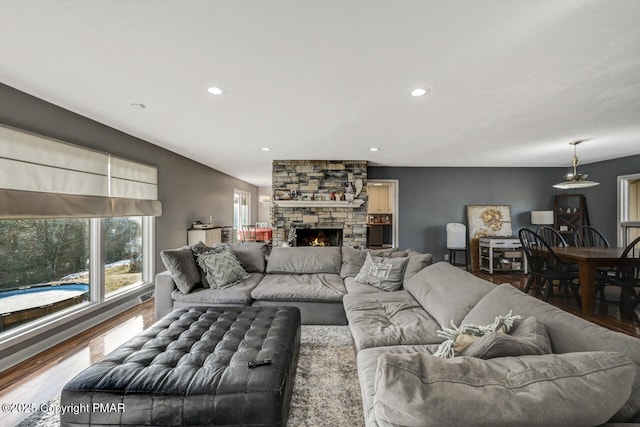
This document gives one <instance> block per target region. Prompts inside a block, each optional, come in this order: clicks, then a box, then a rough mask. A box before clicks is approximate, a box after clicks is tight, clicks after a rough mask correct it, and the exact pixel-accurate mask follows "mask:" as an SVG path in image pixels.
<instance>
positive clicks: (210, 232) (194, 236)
mask: <svg viewBox="0 0 640 427" xmlns="http://www.w3.org/2000/svg"><path fill="white" fill-rule="evenodd" d="M197 242H202V243H204V244H205V245H207V246H213V245H215V244H218V243H222V228H220V227H216V228H202V229H199V228H190V229H189V230H187V244H189V245H191V244H194V243H197Z"/></svg>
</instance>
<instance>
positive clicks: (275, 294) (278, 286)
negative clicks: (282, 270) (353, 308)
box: [251, 274, 346, 302]
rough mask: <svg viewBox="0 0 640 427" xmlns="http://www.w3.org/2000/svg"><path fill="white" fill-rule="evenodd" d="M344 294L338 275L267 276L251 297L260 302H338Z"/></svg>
mask: <svg viewBox="0 0 640 427" xmlns="http://www.w3.org/2000/svg"><path fill="white" fill-rule="evenodd" d="M345 293H346V290H345V288H344V283H343V281H342V279H341V278H340V276H339V275H338V274H267V275H266V276H265V277H264V279H262V281H261V282H260V284H259V285H258V286H257V287H256V288H255V289H254V290H253V291H252V292H251V297H252V298H253V299H255V300H261V301H307V302H340V301H342V297H343V296H344V294H345Z"/></svg>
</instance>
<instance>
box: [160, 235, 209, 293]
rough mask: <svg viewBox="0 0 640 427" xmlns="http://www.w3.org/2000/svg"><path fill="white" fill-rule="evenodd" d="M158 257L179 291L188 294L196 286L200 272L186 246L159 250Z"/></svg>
mask: <svg viewBox="0 0 640 427" xmlns="http://www.w3.org/2000/svg"><path fill="white" fill-rule="evenodd" d="M160 258H161V259H162V262H163V264H164V266H165V267H166V268H167V270H168V271H169V274H170V275H171V278H172V279H173V281H174V282H175V283H176V287H177V288H178V290H179V291H180V292H182V293H183V294H188V293H189V292H191V290H192V289H193V288H195V287H196V286H198V284H199V283H200V273H199V272H198V266H197V265H196V261H195V259H194V258H193V253H192V252H191V249H190V248H189V247H188V246H185V247H183V248H179V249H166V250H164V251H161V252H160Z"/></svg>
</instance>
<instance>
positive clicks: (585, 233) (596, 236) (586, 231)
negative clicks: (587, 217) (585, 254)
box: [573, 225, 609, 248]
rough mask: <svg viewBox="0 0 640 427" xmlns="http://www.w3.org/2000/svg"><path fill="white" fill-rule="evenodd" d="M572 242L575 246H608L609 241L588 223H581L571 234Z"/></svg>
mask: <svg viewBox="0 0 640 427" xmlns="http://www.w3.org/2000/svg"><path fill="white" fill-rule="evenodd" d="M573 243H574V244H575V245H576V246H583V247H588V248H608V247H609V241H608V240H607V238H606V237H604V235H603V234H602V233H601V232H599V231H598V230H597V229H596V228H593V227H591V226H589V225H583V226H582V227H578V229H577V230H576V233H575V234H574V235H573Z"/></svg>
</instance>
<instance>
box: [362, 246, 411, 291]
mask: <svg viewBox="0 0 640 427" xmlns="http://www.w3.org/2000/svg"><path fill="white" fill-rule="evenodd" d="M407 261H409V259H408V258H407V257H402V258H391V257H377V256H371V254H369V253H367V255H366V257H365V261H364V264H363V265H362V268H361V269H360V272H359V273H358V275H357V276H356V277H355V280H356V281H357V282H360V283H364V284H367V285H371V286H374V287H376V288H379V289H382V290H383V291H387V292H391V291H397V290H398V289H400V288H401V287H402V278H403V277H404V271H405V268H406V267H407Z"/></svg>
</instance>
